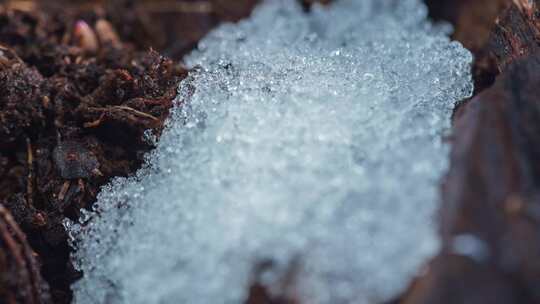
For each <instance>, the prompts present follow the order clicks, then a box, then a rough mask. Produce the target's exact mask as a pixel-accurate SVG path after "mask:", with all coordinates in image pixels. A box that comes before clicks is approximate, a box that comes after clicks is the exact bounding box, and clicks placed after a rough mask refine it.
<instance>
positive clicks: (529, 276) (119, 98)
mask: <svg viewBox="0 0 540 304" xmlns="http://www.w3.org/2000/svg"><path fill="white" fill-rule="evenodd" d="M299 1H300V2H301V3H302V5H303V6H304V8H305V9H306V10H309V8H310V5H311V4H312V3H313V2H323V3H328V2H330V1H328V0H323V1H313V0H299ZM256 2H257V0H235V1H229V0H208V1H189V0H185V1H175V0H148V1H144V0H143V1H130V0H113V1H105V0H94V1H68V0H60V1H47V2H46V1H29V0H13V1H3V2H1V4H0V303H9V304H11V303H60V304H62V303H69V302H70V301H71V298H72V295H71V292H70V290H69V285H70V284H71V283H72V282H74V281H75V280H76V279H77V278H78V277H79V276H80V274H79V273H77V272H76V271H75V270H74V269H73V267H72V266H71V264H70V262H69V247H68V245H67V235H66V233H65V231H64V229H63V227H62V224H61V223H62V219H63V218H65V217H69V218H71V219H73V220H76V219H77V218H78V217H79V215H80V209H81V208H90V207H91V205H92V204H93V202H94V201H95V198H96V194H97V192H98V191H99V187H100V186H102V185H104V184H105V183H107V182H108V181H109V180H110V179H111V178H113V177H115V176H128V175H130V174H132V173H133V172H134V171H136V170H137V169H138V168H139V167H140V166H141V164H142V160H143V155H144V153H145V152H147V151H149V150H150V149H152V147H153V146H152V143H151V141H149V140H147V139H146V138H147V136H146V135H145V134H149V133H150V134H152V135H153V136H156V137H159V134H160V131H161V129H162V128H163V123H164V121H165V119H166V118H167V115H168V111H169V109H170V107H171V106H172V100H173V99H174V97H175V94H176V88H177V86H178V83H179V81H181V80H182V79H183V78H184V77H185V76H186V75H187V73H188V72H189V71H187V70H186V68H185V67H184V66H183V65H182V63H181V62H180V61H179V60H180V59H181V58H182V56H183V55H185V54H186V53H187V52H189V51H190V50H191V49H193V48H194V47H195V46H196V44H197V42H198V41H199V39H200V38H202V37H203V36H204V35H205V34H206V33H207V32H208V31H209V30H211V29H212V28H213V27H215V26H216V25H218V24H219V23H221V22H229V21H236V20H239V19H241V18H243V17H245V16H247V15H248V14H249V13H250V12H251V10H252V8H253V7H254V5H255V4H256ZM426 2H427V4H428V6H429V8H430V10H429V12H430V16H431V17H432V18H433V19H435V20H446V21H449V22H451V23H452V24H453V25H454V27H455V29H456V31H455V34H454V36H453V38H454V39H456V40H458V41H460V42H462V43H463V44H464V45H465V46H466V47H467V48H469V49H470V50H471V51H472V52H473V54H474V55H475V62H474V67H473V69H474V78H475V84H476V91H475V96H474V97H473V98H471V99H469V100H465V101H463V102H462V103H461V105H460V106H459V107H458V108H457V110H456V113H455V116H454V132H453V137H452V138H451V141H452V146H453V151H452V155H451V167H450V171H449V173H448V176H447V177H446V178H445V180H444V184H443V186H442V190H441V193H442V197H443V205H442V207H441V210H440V219H439V226H440V234H441V238H442V241H443V250H442V251H441V253H440V254H439V255H438V256H437V257H435V258H434V259H433V260H432V261H431V262H430V263H429V265H426V268H425V271H424V272H423V275H421V276H419V277H418V278H417V279H416V280H415V281H414V282H413V283H412V284H411V287H410V288H409V290H408V291H407V292H406V293H405V294H404V295H402V296H401V297H400V298H398V299H395V300H394V301H392V302H391V303H392V304H397V303H404V304H420V303H422V304H424V303H425V304H428V303H501V304H502V303H504V304H510V303H540V292H539V291H540V285H539V282H540V266H539V263H538V261H540V241H539V240H538V237H537V235H538V231H540V215H539V214H540V211H539V210H540V200H539V199H538V198H539V197H540V196H539V192H538V189H539V187H540V167H539V166H538V159H539V158H540V142H539V140H538V138H537V137H538V135H537V134H540V133H539V131H540V108H539V106H538V102H537V96H539V93H540V92H538V90H539V89H538V88H540V73H539V71H540V51H539V50H538V48H539V45H540V0H534V1H529V0H513V1H512V0H476V1H475V0H426ZM145 130H149V131H145ZM463 236H466V237H468V240H469V241H470V240H473V243H474V244H476V248H477V249H478V248H480V249H478V250H480V253H484V254H479V253H478V252H476V253H477V254H478V255H474V256H466V255H463V254H458V253H457V252H456V248H455V242H456V239H459V238H460V237H463ZM482 250H483V251H482ZM267 266H268V265H260V267H261V268H264V267H267ZM257 269H259V267H255V270H257ZM293 280H294V275H293V274H291V277H287V278H284V284H283V286H286V287H287V288H285V289H286V290H283V291H282V292H281V294H279V295H278V296H276V295H275V294H274V293H273V294H272V295H270V293H269V292H267V289H266V288H265V286H264V285H262V284H260V283H258V281H257V279H256V276H255V279H254V283H253V285H252V287H251V288H250V292H249V294H250V295H249V298H248V299H247V301H246V302H247V303H249V304H263V303H266V304H285V303H289V304H291V303H294V304H296V303H299V302H298V301H296V300H295V299H294V293H293V288H292V287H291V286H293V285H294V284H293V283H294V282H293ZM289 289H290V290H289Z"/></svg>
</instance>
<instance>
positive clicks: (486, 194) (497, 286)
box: [400, 1, 540, 304]
mask: <svg viewBox="0 0 540 304" xmlns="http://www.w3.org/2000/svg"><path fill="white" fill-rule="evenodd" d="M538 4H539V1H536V2H535V3H532V2H529V1H515V3H514V4H513V5H512V6H511V7H510V8H509V9H508V10H506V11H505V13H504V14H503V15H502V16H501V17H500V18H499V20H498V22H497V24H496V26H495V27H494V29H493V31H492V33H491V35H490V38H489V40H488V43H487V45H486V47H485V48H484V51H485V52H486V53H485V54H487V56H489V57H490V58H491V60H492V62H493V64H494V65H495V66H496V67H497V71H496V73H499V72H500V73H501V74H500V75H499V76H498V77H497V80H496V82H495V84H494V85H493V86H492V87H490V88H489V89H486V90H485V91H483V92H482V93H480V94H478V95H477V96H475V97H474V98H473V99H472V100H471V101H469V102H467V103H466V104H465V105H464V106H462V107H461V108H460V109H459V110H458V112H457V113H456V115H455V121H454V130H453V134H454V135H453V140H452V146H453V149H452V154H451V167H450V171H449V173H448V176H447V177H446V179H445V182H444V185H443V187H442V197H443V205H442V209H441V210H440V221H439V223H440V234H441V237H442V241H443V250H442V252H441V253H440V254H439V255H438V256H437V257H436V258H435V259H434V260H433V261H432V262H431V264H430V266H429V268H428V271H427V273H426V274H425V275H424V276H423V277H421V278H420V279H418V280H417V281H416V282H415V283H414V284H413V286H412V287H411V289H410V290H409V291H408V292H407V294H406V295H405V296H404V297H403V300H402V301H401V302H400V303H405V304H424V303H425V304H427V303H449V304H450V303H501V304H511V303H539V302H540V238H539V237H538V235H539V232H540V163H539V162H538V160H539V159H540V137H539V134H540V99H539V96H540V52H539V50H538V42H539V41H540V40H539V38H540V31H538V29H539V27H538V24H539V23H538V17H539V10H538V8H539V6H538Z"/></svg>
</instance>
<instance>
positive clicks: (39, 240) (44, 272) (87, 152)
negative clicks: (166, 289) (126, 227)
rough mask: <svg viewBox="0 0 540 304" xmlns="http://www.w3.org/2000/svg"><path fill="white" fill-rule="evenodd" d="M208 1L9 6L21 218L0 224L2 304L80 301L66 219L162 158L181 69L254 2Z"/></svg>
mask: <svg viewBox="0 0 540 304" xmlns="http://www.w3.org/2000/svg"><path fill="white" fill-rule="evenodd" d="M198 3H199V4H200V5H197V3H194V2H189V1H185V2H179V1H139V2H133V1H123V0H118V1H92V2H88V1H67V0H66V1H54V2H52V1H50V2H45V1H43V2H39V1H36V2H34V1H8V2H4V3H2V4H1V5H0V203H1V205H3V206H5V209H4V207H1V209H0V211H1V213H2V214H4V213H5V214H11V215H12V218H13V220H10V221H7V220H5V219H4V218H2V217H0V233H1V236H2V239H1V240H0V249H1V251H0V302H2V303H45V302H47V300H48V299H50V300H51V301H52V303H69V302H70V301H71V297H72V296H71V292H70V290H69V286H70V284H71V283H72V282H74V280H76V279H77V277H78V276H79V275H80V274H78V273H77V272H76V271H75V270H74V269H73V267H72V266H71V264H70V262H69V247H68V244H67V235H66V232H65V231H64V228H63V226H62V220H63V218H65V217H69V218H71V219H73V220H76V219H77V218H78V217H79V215H80V209H81V208H90V207H91V205H92V203H93V202H94V201H95V198H96V194H97V193H98V191H99V187H100V186H102V185H104V184H105V183H107V182H108V181H109V180H110V179H111V178H113V177H115V176H127V175H129V174H131V173H133V172H134V171H135V170H137V169H138V168H139V167H140V165H141V164H142V161H143V155H144V154H145V153H146V152H148V151H149V150H150V149H152V144H151V141H149V140H147V139H146V138H147V136H145V134H149V132H150V133H151V134H152V135H153V136H159V134H160V131H161V129H162V127H163V123H164V121H165V119H166V118H167V115H168V111H169V109H170V107H171V106H172V100H173V99H174V97H175V95H176V89H177V87H178V84H179V81H180V80H181V79H183V78H184V77H185V76H186V75H187V70H186V69H185V68H184V67H183V65H182V64H181V62H179V61H177V60H175V59H178V58H180V57H182V56H183V55H184V54H185V53H186V52H188V51H189V50H190V49H192V48H193V47H194V46H195V45H196V42H197V41H198V40H199V39H200V38H201V37H202V36H204V34H206V33H207V32H208V31H209V30H210V29H212V28H213V27H214V26H216V25H217V24H218V23H220V22H223V21H235V20H238V19H239V18H241V17H244V16H246V15H247V14H248V13H249V12H250V11H251V8H252V7H253V5H254V4H255V1H254V0H241V1H234V2H230V1H221V0H215V1H211V2H204V3H202V2H198ZM164 33H166V35H165V34H164ZM151 47H153V48H155V49H156V50H157V51H154V50H153V49H151ZM158 51H159V52H161V53H158ZM161 54H168V55H170V56H171V57H169V58H167V57H163V56H162V55H161ZM145 130H149V131H146V132H145ZM1 205H0V206H1ZM4 210H5V211H4ZM11 215H9V216H10V218H11ZM4 226H6V227H7V228H6V229H7V230H6V229H3V227H4ZM10 227H17V228H16V229H15V230H16V231H20V233H17V234H16V235H15V236H11V234H10V231H11V230H14V228H10ZM19 227H20V228H19ZM14 237H15V241H13V238H14ZM10 246H11V247H10ZM21 248H23V249H24V250H22V249H21ZM21 250H22V251H23V252H24V254H25V255H24V256H23V257H22V258H23V259H24V263H22V262H21V263H18V264H14V263H13V262H11V261H13V260H15V261H18V260H20V259H21V257H19V254H18V253H19V251H21ZM36 265H40V266H39V267H38V266H36ZM13 267H15V268H13ZM19 268H20V269H19ZM41 277H43V278H44V280H45V282H46V283H45V282H43V284H41V282H42V280H41ZM37 283H39V284H37ZM47 285H48V288H47ZM29 290H30V291H31V292H29Z"/></svg>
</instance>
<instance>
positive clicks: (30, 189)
mask: <svg viewBox="0 0 540 304" xmlns="http://www.w3.org/2000/svg"><path fill="white" fill-rule="evenodd" d="M26 153H27V164H28V177H27V180H26V195H27V197H26V201H27V202H28V205H30V206H31V207H33V206H34V153H33V152H32V143H31V142H30V139H29V138H26Z"/></svg>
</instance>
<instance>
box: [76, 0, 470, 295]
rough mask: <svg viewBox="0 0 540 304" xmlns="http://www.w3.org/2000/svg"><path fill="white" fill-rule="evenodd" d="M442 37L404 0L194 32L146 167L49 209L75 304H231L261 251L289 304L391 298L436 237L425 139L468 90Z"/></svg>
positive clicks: (432, 146) (350, 1)
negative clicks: (62, 217) (54, 212)
mask: <svg viewBox="0 0 540 304" xmlns="http://www.w3.org/2000/svg"><path fill="white" fill-rule="evenodd" d="M447 33H448V29H447V28H445V27H439V26H434V25H431V24H430V23H429V22H428V21H427V20H426V8H425V7H424V6H423V5H422V4H420V1H418V0H400V1H397V0H356V1H354V0H342V1H337V3H335V4H333V5H332V6H331V7H330V8H329V9H324V8H322V7H315V9H314V11H313V12H311V13H310V14H305V13H303V12H302V10H301V9H300V8H299V7H298V6H297V5H296V4H294V1H292V0H281V1H280V0H269V1H266V2H265V3H264V4H263V5H261V6H260V7H259V8H258V9H257V10H256V12H255V13H254V14H253V16H252V17H251V18H250V19H248V20H245V21H243V22H240V23H239V24H235V25H233V24H228V25H224V26H221V27H220V28H219V29H217V30H216V31H214V32H213V33H211V34H210V35H208V37H207V38H206V39H205V40H204V41H202V42H201V44H200V47H199V50H198V51H195V52H194V53H193V54H192V55H190V56H188V58H187V59H186V60H187V62H188V64H189V65H191V66H194V67H196V72H194V73H192V74H191V75H190V76H189V77H188V78H187V79H186V80H184V81H183V82H182V84H181V85H180V88H179V97H178V100H177V105H176V106H175V108H174V109H173V111H172V116H171V118H170V121H169V122H168V125H167V129H166V130H165V132H164V133H163V136H162V137H161V139H160V141H159V143H158V145H157V148H156V150H155V151H154V152H152V153H150V154H149V155H148V156H147V165H146V167H145V168H143V169H141V170H140V171H139V172H138V173H137V175H136V176H134V177H131V178H127V179H123V178H121V179H116V180H115V181H114V182H112V183H111V184H110V185H108V186H106V187H104V189H103V190H102V191H101V193H100V195H99V199H98V203H97V205H96V207H95V210H94V212H91V213H88V212H85V216H84V217H83V219H82V220H81V222H82V223H81V224H74V223H70V222H66V226H67V227H68V229H69V231H70V234H71V237H72V239H73V241H72V243H73V245H74V246H75V247H76V252H75V253H74V256H73V258H74V260H75V261H76V266H77V267H78V268H79V269H80V270H82V271H83V272H84V277H83V279H82V280H80V281H79V282H77V283H76V284H75V285H74V286H73V289H74V291H75V298H76V303H190V304H198V303H200V304H221V303H227V304H229V303H230V304H239V303H242V301H243V300H244V299H245V298H246V292H247V290H248V286H249V284H250V282H251V280H253V278H254V275H255V270H256V265H258V264H259V263H262V262H264V261H272V262H273V263H272V265H273V266H272V267H270V268H268V269H266V270H265V271H263V273H260V274H259V275H260V277H259V278H258V279H259V280H261V281H262V282H263V283H265V284H266V285H268V286H270V288H271V290H272V291H273V292H280V291H281V292H282V290H280V288H279V287H280V284H281V283H282V282H281V281H280V280H282V279H283V278H284V277H287V278H288V279H291V278H292V279H291V282H290V283H289V285H288V286H289V288H288V289H287V292H290V293H292V294H294V295H296V297H298V298H300V299H301V300H302V301H303V302H302V303H312V304H340V303H361V304H362V303H378V302H380V301H382V300H387V299H389V298H391V297H393V296H395V295H396V294H398V293H399V292H400V291H402V290H403V288H405V287H406V286H407V284H408V283H409V281H410V279H411V277H412V276H413V275H414V274H416V273H417V271H418V270H419V268H420V267H421V266H422V264H423V263H424V262H425V261H426V259H428V258H429V257H431V256H432V255H433V254H435V253H436V252H437V250H438V248H439V240H438V238H437V235H436V231H435V230H436V229H435V224H434V223H433V219H432V217H433V215H434V213H435V211H436V209H437V205H438V182H439V179H440V177H441V175H442V174H443V173H444V171H445V168H446V166H447V161H446V158H447V150H448V149H447V146H446V145H445V144H443V142H442V137H443V136H444V135H445V133H446V132H447V130H448V127H449V123H450V115H451V111H452V108H453V105H454V103H455V102H456V101H459V100H462V99H464V98H466V97H468V96H470V94H471V91H472V83H471V75H470V73H469V69H470V63H471V60H472V58H471V55H470V54H469V53H468V52H467V51H466V50H465V49H463V48H462V47H461V46H460V45H459V44H458V43H454V42H450V41H449V39H448V38H447V36H446V35H447ZM182 101H183V102H182ZM291 274H292V275H291Z"/></svg>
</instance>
